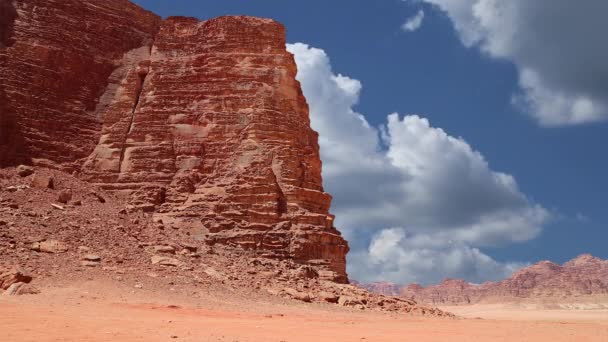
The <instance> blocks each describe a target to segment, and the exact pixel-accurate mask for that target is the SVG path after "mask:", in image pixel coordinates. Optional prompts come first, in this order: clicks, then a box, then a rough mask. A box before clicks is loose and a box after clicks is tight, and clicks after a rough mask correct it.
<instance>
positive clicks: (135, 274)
mask: <svg viewBox="0 0 608 342" xmlns="http://www.w3.org/2000/svg"><path fill="white" fill-rule="evenodd" d="M24 170H26V171H25V172H24ZM40 180H43V181H40ZM49 184H51V185H52V186H51V185H49ZM66 192H69V193H70V194H71V195H70V198H69V199H67V200H66V197H65V196H64V194H65V193H66ZM60 199H62V200H65V201H63V202H65V203H63V202H61V201H60ZM128 207H129V198H128V196H122V195H121V194H120V193H116V192H108V191H104V190H103V189H99V188H98V187H97V186H94V185H91V184H89V183H87V182H84V181H82V180H80V179H78V178H75V177H73V176H71V175H68V174H66V173H63V172H60V171H57V170H50V169H41V168H36V169H33V168H28V167H19V168H5V169H0V289H2V290H3V291H5V290H8V289H9V288H10V286H11V285H13V284H17V283H18V284H20V285H16V286H15V287H18V288H13V290H15V291H17V290H19V291H17V292H16V293H13V294H29V293H32V292H34V293H35V292H36V291H35V289H36V288H39V289H41V290H42V295H44V289H45V288H46V287H48V286H51V285H53V284H57V286H69V285H70V284H72V283H75V282H78V281H81V280H82V279H91V280H95V279H100V280H101V279H105V280H107V279H111V280H112V281H116V282H121V283H123V284H130V286H132V288H133V289H134V290H135V291H137V290H143V289H146V290H147V289H156V290H158V291H176V292H180V293H182V294H184V295H186V296H188V297H192V298H193V299H195V298H196V297H197V296H198V294H200V293H203V292H205V293H214V292H216V291H220V292H221V291H223V292H227V291H228V292H230V293H241V294H243V295H246V296H247V297H248V298H263V297H264V295H266V296H268V297H270V298H277V297H283V298H285V299H288V300H297V301H301V302H306V303H326V304H327V305H339V306H344V307H348V308H352V309H355V310H382V311H391V312H406V313H411V314H418V315H432V316H446V317H452V315H450V314H448V313H445V312H442V311H440V310H437V309H433V308H429V307H425V306H420V305H417V304H416V303H415V302H414V301H412V300H408V299H403V298H392V297H389V296H383V295H376V294H371V293H369V292H368V291H365V290H362V289H360V288H358V287H356V286H354V285H348V284H340V283H337V282H335V281H334V277H335V274H334V272H333V271H329V270H327V269H325V268H323V267H318V266H315V265H302V264H300V263H298V262H295V261H293V260H278V259H276V258H271V257H268V256H263V255H259V254H258V253H256V252H255V251H252V250H245V249H242V248H239V247H238V246H229V245H228V246H218V245H214V244H209V243H207V242H206V241H205V240H204V239H203V238H201V237H200V236H198V235H196V234H192V233H191V231H190V230H189V229H183V228H181V227H180V226H178V225H173V224H167V223H164V222H163V221H162V220H159V219H158V218H156V217H155V216H154V215H153V214H152V213H144V212H141V211H135V212H131V211H129V210H127V208H128ZM3 270H7V271H3ZM30 281H31V285H28V286H27V287H24V285H25V284H27V283H29V282H30Z"/></svg>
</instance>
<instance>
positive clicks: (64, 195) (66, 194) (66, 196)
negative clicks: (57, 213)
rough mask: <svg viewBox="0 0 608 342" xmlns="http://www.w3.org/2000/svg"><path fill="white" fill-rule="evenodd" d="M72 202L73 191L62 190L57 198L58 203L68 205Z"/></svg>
mask: <svg viewBox="0 0 608 342" xmlns="http://www.w3.org/2000/svg"><path fill="white" fill-rule="evenodd" d="M71 200H72V190H71V189H64V190H61V191H60V192H59V195H58V196H57V202H59V203H63V204H67V203H68V202H69V201H71Z"/></svg>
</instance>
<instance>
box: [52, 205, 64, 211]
mask: <svg viewBox="0 0 608 342" xmlns="http://www.w3.org/2000/svg"><path fill="white" fill-rule="evenodd" d="M51 207H53V208H55V209H57V210H65V208H64V207H62V206H60V205H58V204H55V203H51Z"/></svg>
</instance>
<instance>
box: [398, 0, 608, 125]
mask: <svg viewBox="0 0 608 342" xmlns="http://www.w3.org/2000/svg"><path fill="white" fill-rule="evenodd" d="M410 1H419V0H410ZM422 1H424V2H427V3H430V4H433V5H435V6H437V7H438V8H440V9H441V10H442V11H443V12H445V13H446V14H447V15H448V17H449V18H450V19H451V21H452V22H453V24H454V27H455V29H456V31H457V32H458V35H459V37H460V39H461V41H462V42H463V44H464V45H465V46H468V47H477V48H479V49H480V50H481V51H483V52H484V53H487V54H488V55H489V56H492V57H494V58H501V59H506V60H509V61H511V62H513V63H514V64H515V65H516V66H517V68H518V72H519V86H520V92H519V93H518V94H514V96H513V103H514V104H516V105H517V106H519V107H520V108H522V109H523V110H524V111H526V112H528V113H529V114H530V115H532V116H533V117H534V118H535V119H537V120H538V122H539V123H540V124H541V125H545V126H556V125H567V124H579V123H586V122H594V121H600V120H606V119H608V65H607V64H606V61H607V60H608V45H607V44H606V43H605V41H606V38H605V32H606V31H607V30H608V20H606V13H608V1H605V0H585V1H571V0H534V1H530V0H509V1H503V0H422Z"/></svg>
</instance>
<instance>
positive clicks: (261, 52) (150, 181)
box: [0, 0, 348, 282]
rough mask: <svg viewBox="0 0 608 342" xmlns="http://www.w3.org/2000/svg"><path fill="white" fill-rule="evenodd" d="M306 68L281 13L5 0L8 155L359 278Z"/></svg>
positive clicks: (211, 239) (3, 101)
mask: <svg viewBox="0 0 608 342" xmlns="http://www.w3.org/2000/svg"><path fill="white" fill-rule="evenodd" d="M296 71H297V70H296V65H295V62H294V58H293V56H292V55H291V54H290V53H288V52H287V51H286V47H285V30H284V28H283V26H282V25H280V24H279V23H277V22H275V21H272V20H268V19H260V18H253V17H240V16H237V17H221V18H217V19H211V20H207V21H199V20H197V19H194V18H184V17H171V18H168V19H166V20H162V19H161V18H160V17H158V16H156V15H154V14H153V13H150V12H147V11H145V10H143V9H141V8H139V7H137V6H136V5H134V4H132V3H131V2H129V1H127V0H104V1H85V0H61V1H59V0H27V1H26V0H15V1H12V0H11V1H9V0H0V166H15V165H18V164H21V163H24V164H33V165H38V166H46V167H49V168H54V169H59V170H62V171H66V172H70V173H73V174H75V175H78V176H79V177H80V178H81V179H84V180H86V181H88V182H90V183H92V184H94V185H96V186H99V187H101V188H103V189H105V190H109V191H113V192H115V193H122V194H125V195H126V196H129V197H130V205H129V208H128V210H131V211H146V212H154V213H155V217H156V218H155V219H156V220H158V221H161V222H163V224H165V225H167V226H176V227H180V228H181V229H184V230H189V233H190V234H191V235H193V236H198V237H200V239H201V240H204V241H206V242H207V243H208V244H209V245H218V244H219V245H224V246H226V245H228V246H234V247H239V248H243V249H247V250H255V251H258V252H259V253H260V255H262V256H266V257H271V258H277V259H290V260H294V261H296V262H300V263H304V264H310V265H314V266H315V267H316V268H318V269H319V270H320V271H322V272H325V273H324V275H325V276H326V278H331V279H333V280H335V281H338V282H347V281H348V279H347V275H346V269H345V263H346V259H345V256H346V253H347V252H348V245H347V243H346V241H345V240H344V239H343V238H342V237H341V235H340V233H339V232H338V230H336V229H335V228H334V226H333V221H334V217H333V216H332V215H331V214H329V207H330V203H331V196H330V195H329V194H327V193H325V192H324V190H323V185H322V179H321V161H320V158H319V145H318V142H317V133H316V132H315V131H313V130H312V129H311V128H310V120H309V113H308V105H307V103H306V100H305V98H304V96H303V94H302V91H301V89H300V85H299V83H298V82H297V81H296V79H295V76H296ZM328 272H330V273H331V274H328Z"/></svg>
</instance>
